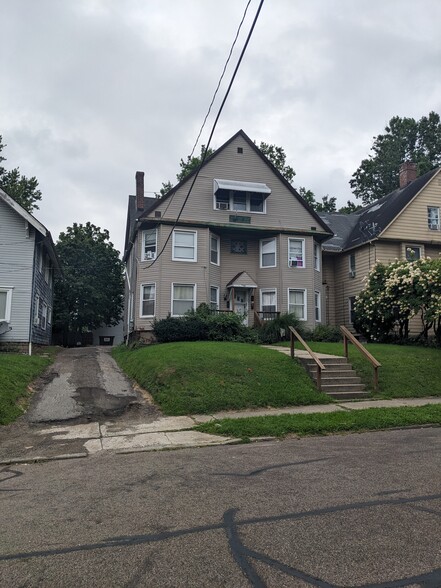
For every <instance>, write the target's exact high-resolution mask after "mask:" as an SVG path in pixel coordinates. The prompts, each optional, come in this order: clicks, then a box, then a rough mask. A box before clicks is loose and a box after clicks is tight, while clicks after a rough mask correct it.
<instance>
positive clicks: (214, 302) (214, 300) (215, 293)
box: [210, 286, 219, 310]
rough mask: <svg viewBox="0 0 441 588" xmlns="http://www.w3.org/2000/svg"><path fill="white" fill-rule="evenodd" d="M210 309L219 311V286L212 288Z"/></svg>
mask: <svg viewBox="0 0 441 588" xmlns="http://www.w3.org/2000/svg"><path fill="white" fill-rule="evenodd" d="M210 308H211V310H219V288H218V287H217V286H211V287H210Z"/></svg>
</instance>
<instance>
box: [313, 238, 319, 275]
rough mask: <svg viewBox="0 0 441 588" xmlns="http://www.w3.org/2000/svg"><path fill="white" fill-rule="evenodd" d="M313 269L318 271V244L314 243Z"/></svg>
mask: <svg viewBox="0 0 441 588" xmlns="http://www.w3.org/2000/svg"><path fill="white" fill-rule="evenodd" d="M314 269H315V270H317V271H318V272H319V271H320V245H319V244H318V243H314Z"/></svg>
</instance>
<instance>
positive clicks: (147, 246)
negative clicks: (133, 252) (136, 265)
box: [142, 229, 158, 261]
mask: <svg viewBox="0 0 441 588" xmlns="http://www.w3.org/2000/svg"><path fill="white" fill-rule="evenodd" d="M157 246H158V244H157V231H156V229H147V230H146V231H143V232H142V261H153V260H154V259H155V258H156V249H157Z"/></svg>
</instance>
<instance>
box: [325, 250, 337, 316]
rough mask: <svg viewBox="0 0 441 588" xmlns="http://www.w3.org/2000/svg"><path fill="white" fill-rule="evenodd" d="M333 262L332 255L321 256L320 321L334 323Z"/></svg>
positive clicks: (333, 257) (334, 258)
mask: <svg viewBox="0 0 441 588" xmlns="http://www.w3.org/2000/svg"><path fill="white" fill-rule="evenodd" d="M335 262H336V257H335V256H334V255H326V254H324V255H323V256H322V281H323V286H322V323H324V324H327V325H336V324H337V322H336V317H335Z"/></svg>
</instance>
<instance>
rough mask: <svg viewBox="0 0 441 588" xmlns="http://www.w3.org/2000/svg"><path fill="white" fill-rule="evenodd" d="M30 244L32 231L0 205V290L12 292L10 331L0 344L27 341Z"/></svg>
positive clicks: (0, 340)
mask: <svg viewBox="0 0 441 588" xmlns="http://www.w3.org/2000/svg"><path fill="white" fill-rule="evenodd" d="M34 243H35V231H34V229H33V228H32V227H29V228H28V227H27V223H26V222H25V221H24V220H23V219H22V218H21V217H20V216H19V215H18V214H17V213H16V212H15V211H14V210H12V209H11V208H10V207H9V206H8V205H7V204H5V203H4V202H1V201H0V287H2V288H12V304H11V321H10V327H11V330H10V331H9V332H7V333H4V334H3V335H0V343H4V342H27V341H28V340H29V322H30V307H31V290H32V269H33V261H34Z"/></svg>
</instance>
